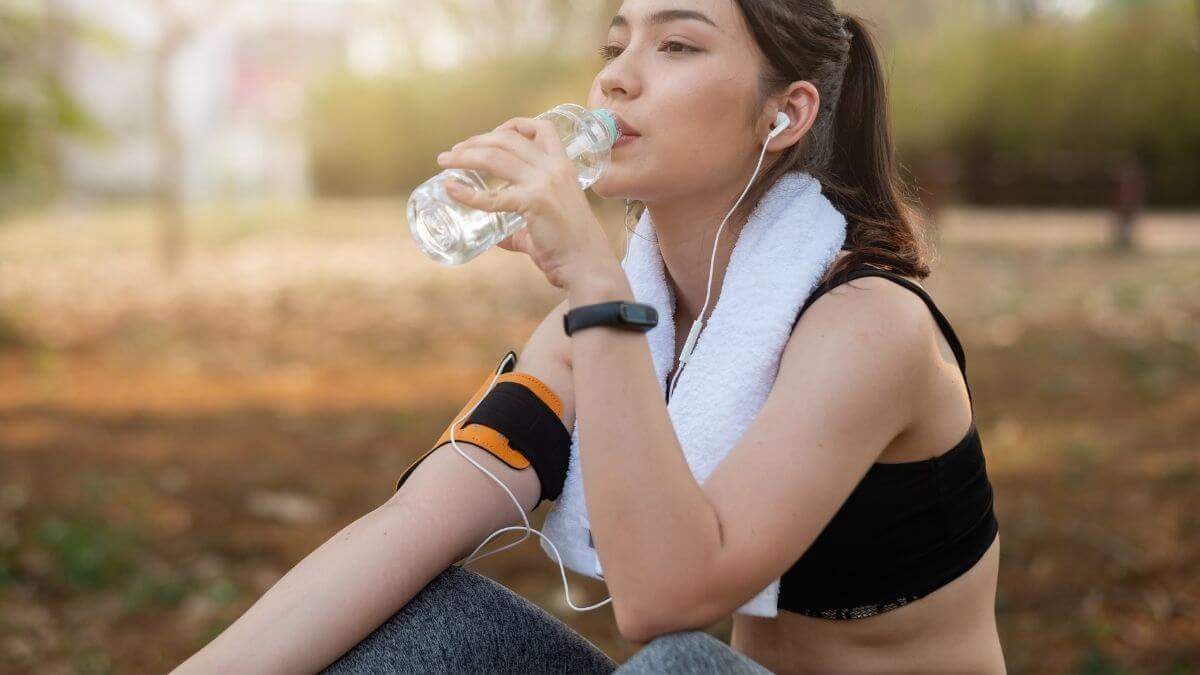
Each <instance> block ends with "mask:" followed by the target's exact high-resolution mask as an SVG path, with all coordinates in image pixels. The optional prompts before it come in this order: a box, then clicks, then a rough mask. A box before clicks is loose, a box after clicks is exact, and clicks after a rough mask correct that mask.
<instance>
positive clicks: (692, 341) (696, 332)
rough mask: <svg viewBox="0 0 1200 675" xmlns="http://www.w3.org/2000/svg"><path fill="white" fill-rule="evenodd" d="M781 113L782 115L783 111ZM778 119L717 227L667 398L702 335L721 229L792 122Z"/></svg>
mask: <svg viewBox="0 0 1200 675" xmlns="http://www.w3.org/2000/svg"><path fill="white" fill-rule="evenodd" d="M780 114H781V115H782V114H783V113H780ZM776 120H777V123H776V126H775V128H774V129H772V130H771V134H770V135H769V136H767V140H765V141H763V147H762V152H760V153H758V164H756V165H755V166H754V174H753V175H751V176H750V182H749V183H746V189H745V190H742V194H741V196H740V197H738V198H737V201H736V202H734V203H733V208H732V209H729V213H727V214H725V218H724V220H722V221H721V226H720V227H718V228H717V236H715V237H713V252H712V257H711V258H709V261H708V283H707V284H706V285H705V288H704V306H703V307H701V308H700V316H699V317H697V318H696V320H695V321H693V322H692V329H691V331H689V332H688V337H687V342H685V343H684V345H683V350H682V351H680V352H679V367H678V368H677V369H676V370H675V375H674V377H672V378H671V386H670V389H669V390H668V392H667V398H670V397H671V395H673V394H674V393H675V383H677V382H678V381H679V375H680V373H682V372H683V366H684V364H686V363H687V362H688V358H689V357H690V356H691V355H692V349H693V348H695V346H696V340H697V339H698V338H699V337H700V329H701V328H702V327H703V321H704V312H705V310H707V309H708V299H709V297H710V296H711V295H712V279H713V266H714V265H715V264H716V262H717V242H718V241H720V240H721V230H723V229H725V222H726V221H728V220H729V216H731V215H733V212H734V211H735V210H737V207H738V204H741V203H742V198H743V197H745V196H746V193H747V192H749V191H750V186H751V185H753V184H754V179H755V177H757V176H758V170H759V168H760V167H762V161H763V157H764V156H765V155H766V154H767V144H769V143H770V142H771V139H772V138H775V136H776V135H778V134H779V133H781V132H782V131H784V130H785V129H787V127H788V124H789V123H790V122H791V120H788V122H787V123H784V124H778V122H781V121H782V119H781V118H779V117H776Z"/></svg>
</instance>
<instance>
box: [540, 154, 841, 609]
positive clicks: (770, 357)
mask: <svg viewBox="0 0 1200 675" xmlns="http://www.w3.org/2000/svg"><path fill="white" fill-rule="evenodd" d="M635 232H636V233H637V235H638V236H632V237H630V238H629V246H628V247H627V251H626V254H625V257H624V258H623V259H622V260H621V266H622V268H623V269H624V270H625V274H626V276H627V277H628V278H629V282H630V285H631V287H632V289H633V295H634V297H635V298H636V299H637V301H638V302H644V303H648V304H650V305H653V306H654V308H655V309H656V310H658V315H659V321H658V325H657V326H656V327H654V328H653V329H651V330H650V331H649V332H647V333H646V336H647V339H648V340H649V342H650V353H651V356H652V357H653V360H654V370H655V372H656V374H657V375H658V382H659V386H660V392H661V393H662V396H663V398H665V397H666V391H667V385H668V382H667V373H668V372H669V371H670V370H671V366H672V362H673V360H674V358H675V353H674V352H675V326H674V323H673V321H672V320H671V317H673V316H674V314H675V297H674V292H673V291H672V290H671V288H670V286H669V285H668V284H667V282H666V276H665V271H664V270H665V268H664V266H663V260H662V255H661V253H660V251H659V249H658V239H657V237H656V236H655V233H654V225H653V223H652V222H651V220H650V214H649V211H643V213H642V216H641V219H640V220H639V221H638V224H637V227H636V228H635ZM728 234H729V232H728V230H725V231H722V236H727V235H728ZM845 238H846V219H845V217H844V216H843V215H842V214H841V213H840V212H839V211H838V210H837V209H836V208H834V206H833V204H831V203H830V202H829V200H828V199H826V198H825V196H824V195H822V194H821V185H820V183H819V182H818V181H817V180H816V179H815V178H813V177H812V176H810V175H809V174H806V173H801V172H790V173H788V174H785V175H784V176H783V177H782V178H781V179H780V180H779V181H778V182H777V183H776V184H775V185H773V186H772V187H771V189H770V190H769V191H768V192H767V194H766V195H765V196H764V197H763V199H762V201H761V202H759V204H758V206H757V207H756V208H755V210H754V211H753V212H752V213H751V215H750V218H749V221H748V223H747V224H746V226H745V228H744V229H743V231H742V233H741V234H740V236H739V237H738V240H737V241H736V242H735V245H734V249H733V253H732V255H731V257H730V260H729V266H728V268H727V269H726V273H725V278H724V280H723V282H722V284H723V285H722V287H721V292H720V295H719V296H717V305H716V307H715V308H714V309H713V312H712V315H711V316H710V318H709V321H708V322H707V323H706V324H705V325H704V327H703V329H702V330H701V332H700V337H699V339H698V340H697V342H696V344H695V348H694V351H693V352H692V355H691V357H690V358H689V360H688V363H687V365H686V366H685V367H684V369H683V372H682V374H680V376H679V381H678V383H677V384H676V387H675V390H674V392H672V395H671V401H670V403H669V405H668V406H667V412H668V414H669V416H670V418H671V424H672V425H673V426H674V429H675V434H676V436H677V437H678V439H679V443H680V446H681V447H682V448H683V454H684V456H685V458H686V460H687V463H688V466H689V467H690V468H691V470H692V475H693V476H695V478H696V481H697V482H698V483H700V484H703V483H704V481H705V480H706V479H707V478H708V476H709V474H711V473H712V471H713V469H714V468H716V466H717V464H719V463H720V462H721V460H722V459H723V458H724V457H725V455H726V454H727V453H728V452H729V450H730V449H731V448H732V447H733V446H734V445H735V444H736V443H737V440H738V439H739V438H740V437H741V435H742V433H743V432H745V430H746V429H747V427H749V426H750V423H751V422H752V421H753V420H754V418H755V417H756V416H757V415H758V411H759V409H760V408H761V407H762V404H763V402H764V401H765V400H766V398H767V394H768V392H769V391H770V389H771V385H772V383H773V382H774V381H775V376H776V373H777V372H778V368H779V359H780V356H781V355H782V353H783V347H784V345H785V344H786V342H787V340H788V337H789V336H790V334H791V329H792V324H793V322H794V321H795V318H796V314H797V312H799V311H800V307H801V305H802V304H803V303H804V301H805V300H806V299H807V298H808V295H809V293H810V292H812V290H814V289H815V288H816V286H817V283H818V282H819V281H820V280H821V278H822V276H823V275H824V273H825V272H826V270H827V269H828V267H829V265H830V264H831V263H832V262H833V261H834V259H835V258H836V256H837V253H838V251H839V250H840V249H841V247H842V245H843V244H844V243H845ZM707 250H709V251H711V247H710V248H709V249H707ZM707 264H708V257H707V256H706V257H705V265H706V266H707ZM713 295H714V296H716V293H714V294H713ZM593 452H594V450H593ZM647 516H652V514H647ZM542 531H543V533H544V534H545V535H546V537H549V538H550V539H551V540H552V541H553V542H554V545H555V546H556V547H557V548H558V551H559V553H560V554H561V555H562V559H563V564H564V565H566V566H567V567H569V568H571V569H573V570H575V571H576V572H579V573H580V574H585V575H587V576H590V577H592V578H595V579H603V574H602V570H601V568H600V558H599V556H597V554H596V551H595V549H594V548H592V546H591V537H590V532H589V530H588V515H587V507H586V504H585V502H584V495H583V477H582V476H581V474H580V464H579V427H578V424H576V425H575V428H574V429H573V430H572V436H571V457H570V460H569V464H568V468H567V476H566V482H565V484H564V485H563V490H562V494H561V495H559V498H558V500H557V501H556V502H555V503H554V505H553V507H552V508H551V510H550V511H549V512H548V513H547V515H546V521H545V524H544V526H543V530H542ZM539 541H540V542H541V545H542V548H543V549H544V550H545V551H546V554H547V555H548V556H550V559H551V560H554V559H555V557H554V554H553V553H552V552H551V549H550V546H549V544H547V543H546V540H545V539H539ZM778 594H779V579H776V580H774V581H773V582H771V584H770V585H769V586H768V587H767V588H765V589H764V590H763V591H762V592H760V593H759V594H758V595H756V596H755V597H754V598H752V599H751V600H750V601H749V602H747V603H746V604H745V605H743V606H742V607H740V608H739V609H737V610H736V611H737V612H740V613H743V614H749V615H753V616H763V617H774V616H776V615H777V614H778Z"/></svg>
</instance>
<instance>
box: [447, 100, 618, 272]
mask: <svg viewBox="0 0 1200 675" xmlns="http://www.w3.org/2000/svg"><path fill="white" fill-rule="evenodd" d="M438 164H439V165H440V166H442V167H443V168H451V167H455V168H462V169H475V170H482V171H486V172H488V173H490V174H492V175H493V176H496V177H498V178H501V179H503V180H505V181H507V182H508V185H506V186H505V187H504V188H502V189H500V190H487V191H476V190H473V189H471V188H470V187H469V186H466V185H463V184H462V183H459V182H458V181H453V180H451V181H446V182H445V183H443V185H444V187H445V188H446V192H447V194H449V195H450V197H452V198H453V199H455V200H456V201H458V202H461V203H463V204H466V205H467V206H471V207H473V208H477V209H480V210H482V211H489V212H504V211H510V212H516V213H519V214H521V216H522V217H524V219H525V223H526V225H525V227H523V228H521V229H519V230H517V231H516V232H514V233H513V234H512V235H510V236H508V237H507V238H505V239H503V240H502V241H500V242H499V244H498V246H500V248H503V249H506V250H509V251H519V252H521V253H525V254H526V255H528V256H529V257H530V258H532V259H533V262H534V263H535V264H536V265H537V266H538V268H539V269H541V270H542V273H543V274H545V275H546V279H547V280H549V281H550V283H551V284H553V285H554V286H556V287H558V288H567V287H568V286H569V285H570V283H571V281H572V280H573V279H574V278H576V277H579V276H581V275H586V274H587V273H588V271H587V270H588V269H590V268H592V267H594V266H595V262H596V259H597V258H604V257H607V258H613V254H612V252H611V251H610V250H609V247H608V240H607V238H606V237H605V236H604V230H603V228H601V226H600V223H599V221H598V220H597V219H596V215H595V214H594V213H593V212H592V209H591V205H589V204H588V201H587V196H586V195H584V193H583V190H580V189H579V177H578V174H577V173H576V171H575V166H574V165H573V164H572V163H571V160H570V159H569V158H568V157H567V151H566V148H564V147H563V145H562V141H561V140H560V139H559V137H558V132H557V131H556V130H555V127H554V125H553V124H552V123H551V122H550V121H549V120H542V119H532V118H528V117H514V118H512V119H510V120H508V121H507V122H505V123H504V124H501V125H500V126H498V127H496V129H495V130H494V131H490V132H488V133H486V134H480V135H478V136H472V137H470V138H468V139H467V140H465V141H463V142H461V143H457V144H455V145H454V147H453V148H451V150H450V152H444V153H442V154H440V155H438Z"/></svg>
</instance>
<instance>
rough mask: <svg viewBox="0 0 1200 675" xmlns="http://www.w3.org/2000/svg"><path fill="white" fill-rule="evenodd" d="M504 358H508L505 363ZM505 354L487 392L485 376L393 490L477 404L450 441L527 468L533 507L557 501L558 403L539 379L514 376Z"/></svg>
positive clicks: (563, 461)
mask: <svg viewBox="0 0 1200 675" xmlns="http://www.w3.org/2000/svg"><path fill="white" fill-rule="evenodd" d="M508 354H512V356H513V358H512V359H511V360H508ZM508 354H506V355H505V357H504V359H502V363H503V364H504V365H503V366H501V368H502V369H501V370H499V371H498V372H499V373H500V374H499V376H498V377H496V384H495V386H494V387H492V389H491V391H488V387H489V386H490V385H491V384H492V376H490V375H489V376H488V377H487V379H486V380H484V382H483V384H482V385H480V387H479V389H477V390H476V391H475V394H474V395H473V396H472V397H471V400H469V401H467V404H466V405H465V406H463V408H462V410H460V411H458V414H456V415H455V416H454V418H453V419H452V420H451V421H450V424H449V425H447V426H446V430H445V431H443V432H442V435H441V437H440V438H438V441H437V443H435V444H434V445H433V447H432V448H430V449H429V450H428V451H426V452H425V454H423V455H421V457H419V458H418V459H417V460H416V461H414V462H413V463H412V464H411V465H409V467H408V468H407V469H406V470H405V471H404V473H403V474H401V476H400V479H399V480H397V481H396V489H397V490H399V489H400V486H402V485H403V484H404V481H405V480H407V479H408V477H409V475H411V474H412V472H413V470H414V469H415V468H416V467H417V465H418V464H420V463H421V462H422V461H424V459H425V458H426V457H428V456H429V455H430V454H431V453H433V451H434V450H437V449H438V448H440V447H441V446H442V445H444V444H446V443H449V442H450V429H451V427H452V426H454V422H455V421H456V420H458V418H459V417H462V416H463V415H465V414H466V413H467V411H468V410H471V407H472V406H475V403H476V402H477V401H478V402H479V405H478V406H477V407H475V410H474V411H472V412H471V414H470V415H469V416H468V417H467V418H466V419H464V420H462V421H461V422H460V423H459V426H458V427H457V428H455V431H454V440H456V441H466V442H468V443H471V444H473V445H477V446H479V447H481V448H483V449H484V450H487V451H488V452H490V453H491V454H493V455H495V456H496V457H498V458H499V459H500V461H502V462H504V463H505V464H507V465H508V466H510V467H512V468H514V469H525V468H528V467H530V466H532V467H533V470H534V471H535V472H536V473H537V476H538V480H539V482H540V483H541V495H540V496H539V498H538V504H541V502H542V500H545V499H549V500H551V501H553V500H555V499H558V496H559V494H561V493H562V486H563V483H564V482H565V481H566V476H567V461H568V458H569V457H570V453H571V434H570V432H569V431H567V427H566V424H565V423H564V422H563V406H562V402H561V401H560V400H559V398H558V396H556V395H555V394H554V392H553V391H552V390H551V389H550V387H548V386H547V385H546V383H544V382H542V381H541V380H540V379H538V378H536V377H534V376H533V375H530V374H529V373H519V372H515V371H514V370H513V368H515V365H516V354H515V353H514V352H511V351H510V352H508ZM485 394H486V395H485ZM480 397H483V400H482V401H480V400H479V399H480ZM535 506H536V505H535Z"/></svg>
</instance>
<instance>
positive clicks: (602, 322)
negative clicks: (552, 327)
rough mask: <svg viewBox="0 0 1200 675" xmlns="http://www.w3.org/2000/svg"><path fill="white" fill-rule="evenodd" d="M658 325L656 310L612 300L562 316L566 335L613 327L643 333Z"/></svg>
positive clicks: (650, 307) (634, 303)
mask: <svg viewBox="0 0 1200 675" xmlns="http://www.w3.org/2000/svg"><path fill="white" fill-rule="evenodd" d="M657 325H658V310H656V309H654V306H653V305H647V304H644V303H640V302H627V301H625V300H613V301H611V302H601V303H597V304H594V305H584V306H582V307H576V308H574V309H572V310H570V311H568V312H567V313H566V314H563V330H564V331H566V333H567V335H570V334H571V333H574V332H575V331H577V330H579V329H580V328H588V327H589V326H613V327H616V328H621V329H624V330H635V331H640V332H642V333H645V332H646V331H648V330H650V329H651V328H654V327H655V326H657Z"/></svg>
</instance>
